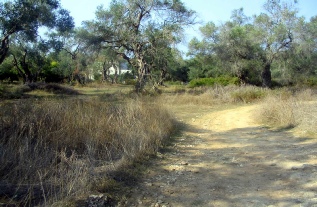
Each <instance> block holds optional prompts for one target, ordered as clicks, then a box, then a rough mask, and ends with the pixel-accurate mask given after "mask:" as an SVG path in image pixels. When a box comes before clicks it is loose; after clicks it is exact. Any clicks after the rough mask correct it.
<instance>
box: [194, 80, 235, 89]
mask: <svg viewBox="0 0 317 207" xmlns="http://www.w3.org/2000/svg"><path fill="white" fill-rule="evenodd" d="M238 84H239V79H238V78H237V77H217V78H199V79H194V80H191V81H190V82H189V87H190V88H194V87H199V86H214V85H221V86H227V85H238Z"/></svg>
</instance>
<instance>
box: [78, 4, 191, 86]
mask: <svg viewBox="0 0 317 207" xmlns="http://www.w3.org/2000/svg"><path fill="white" fill-rule="evenodd" d="M194 21H195V13H194V11H192V10H189V9H187V8H186V7H185V5H184V4H183V3H182V2H181V1H180V0H113V1H112V2H111V4H110V6H109V8H104V7H103V6H100V7H98V9H97V11H96V19H95V20H94V21H86V22H84V24H83V30H82V32H81V34H80V35H81V37H82V38H83V40H84V41H85V42H86V44H87V46H90V47H91V48H93V49H105V48H110V49H112V50H113V51H114V52H115V53H116V54H117V55H118V56H120V57H122V58H124V59H125V60H126V61H127V62H128V63H129V64H130V65H131V66H132V67H134V68H136V71H137V76H138V81H137V84H136V90H137V91H140V90H142V89H143V87H144V85H145V83H146V81H147V80H148V78H149V77H150V76H151V74H152V72H153V66H154V65H156V66H157V64H158V63H159V62H160V61H161V60H160V61H158V60H157V58H160V57H161V56H160V55H161V54H160V53H161V50H162V49H163V48H166V47H171V46H172V45H173V44H176V43H178V42H179V41H180V39H181V38H180V37H181V33H182V31H183V29H184V26H187V25H190V24H193V23H194ZM164 64H165V63H164ZM164 64H163V65H164ZM157 67H158V66H157ZM161 68H162V69H163V68H164V67H161Z"/></svg>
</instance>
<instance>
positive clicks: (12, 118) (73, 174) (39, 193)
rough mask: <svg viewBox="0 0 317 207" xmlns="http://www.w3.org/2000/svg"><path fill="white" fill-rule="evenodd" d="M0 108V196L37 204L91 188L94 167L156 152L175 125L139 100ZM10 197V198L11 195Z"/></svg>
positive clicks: (32, 103) (18, 104) (107, 168)
mask: <svg viewBox="0 0 317 207" xmlns="http://www.w3.org/2000/svg"><path fill="white" fill-rule="evenodd" d="M0 107H1V110H0V137H1V139H0V180H1V182H0V185H1V186H0V188H1V190H0V196H3V195H7V196H8V197H9V199H13V200H15V202H21V201H23V202H24V204H25V203H28V205H35V204H36V202H42V203H43V202H45V203H44V204H47V203H46V202H51V203H52V202H54V201H56V200H61V199H63V198H65V197H71V196H77V195H79V194H82V193H85V192H86V191H89V190H91V189H90V188H89V186H91V185H92V184H93V181H94V180H97V179H96V176H97V174H98V173H97V171H96V169H98V167H99V168H100V167H102V169H104V170H103V172H104V173H105V174H107V173H110V171H115V170H116V169H117V168H118V167H120V163H123V162H122V161H123V160H124V161H125V162H126V161H127V160H128V161H129V160H132V161H133V160H134V159H136V158H139V157H142V156H143V155H146V154H153V153H155V152H156V151H157V150H158V148H159V147H160V146H161V145H162V143H163V141H164V139H167V138H169V137H170V134H171V133H172V131H173V130H174V127H175V125H174V124H175V123H174V121H173V119H172V117H171V115H170V114H169V113H168V112H167V111H166V110H165V109H163V108H162V107H160V106H158V105H156V104H154V103H148V102H144V101H141V100H129V101H127V102H125V103H120V104H118V103H113V104H109V103H108V104H107V103H104V102H101V101H99V100H98V99H93V100H79V99H75V100H74V99H66V100H59V101H57V100H42V101H35V100H23V101H15V102H10V103H7V104H4V103H3V104H2V105H1V106H0ZM10 195H11V196H12V197H10Z"/></svg>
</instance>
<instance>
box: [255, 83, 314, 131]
mask: <svg viewBox="0 0 317 207" xmlns="http://www.w3.org/2000/svg"><path fill="white" fill-rule="evenodd" d="M259 120H261V121H262V123H264V124H267V125H270V126H273V127H276V128H295V129H296V131H300V132H302V134H305V135H307V134H310V135H313V136H316V135H317V129H316V125H317V102H316V93H314V91H313V90H311V89H306V90H296V91H291V90H289V89H282V90H278V91H275V92H273V93H271V94H270V95H269V96H268V97H267V98H266V99H265V100H264V101H263V105H262V109H261V111H260V112H259Z"/></svg>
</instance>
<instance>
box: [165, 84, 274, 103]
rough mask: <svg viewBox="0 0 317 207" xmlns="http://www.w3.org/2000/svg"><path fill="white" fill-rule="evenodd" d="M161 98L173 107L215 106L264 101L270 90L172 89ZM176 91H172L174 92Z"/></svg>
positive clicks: (247, 87)
mask: <svg viewBox="0 0 317 207" xmlns="http://www.w3.org/2000/svg"><path fill="white" fill-rule="evenodd" d="M171 88H172V89H165V90H167V91H168V93H166V94H165V95H163V96H162V97H161V98H162V99H164V102H165V103H167V104H171V105H175V104H176V105H215V104H227V103H229V104H232V103H250V102H254V101H258V100H261V99H263V98H264V97H265V96H266V95H267V93H268V90H266V89H263V88H259V87H255V86H236V85H228V86H218V85H215V86H213V87H200V88H194V89H187V88H184V87H183V89H182V90H181V88H180V87H178V88H177V87H175V86H174V87H171ZM173 89H174V90H175V91H172V90H173ZM166 97H168V98H166Z"/></svg>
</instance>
